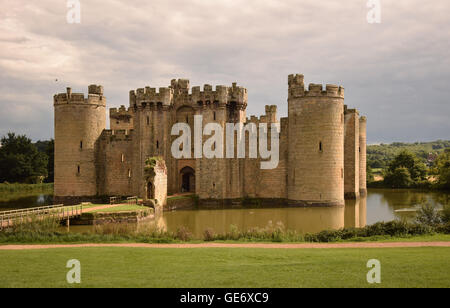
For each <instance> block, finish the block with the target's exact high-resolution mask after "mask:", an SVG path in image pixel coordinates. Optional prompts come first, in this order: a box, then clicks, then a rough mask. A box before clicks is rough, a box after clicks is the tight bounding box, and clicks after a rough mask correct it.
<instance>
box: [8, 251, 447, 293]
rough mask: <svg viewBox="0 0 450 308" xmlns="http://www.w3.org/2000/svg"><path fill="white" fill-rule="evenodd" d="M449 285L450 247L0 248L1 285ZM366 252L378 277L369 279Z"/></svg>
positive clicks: (194, 286) (295, 286) (198, 286)
mask: <svg viewBox="0 0 450 308" xmlns="http://www.w3.org/2000/svg"><path fill="white" fill-rule="evenodd" d="M69 259H78V260H79V261H80V262H81V280H82V283H81V284H80V285H76V286H78V287H192V288H200V287H206V288H207V287H227V288H229V287H294V288H297V287H447V288H448V287H450V262H448V260H449V259H450V248H384V249H257V248H247V249H241V248H233V249H230V248H205V249H203V248H197V249H176V248H174V249H154V248H58V249H48V250H22V251H0V273H1V279H0V287H73V286H74V285H69V284H68V283H67V282H66V274H67V272H68V270H69V269H67V268H66V263H67V261H68V260H69ZM369 259H378V260H380V262H381V284H380V285H370V284H368V283H367V281H366V275H367V272H368V271H369V269H367V268H366V264H367V261H368V260H369Z"/></svg>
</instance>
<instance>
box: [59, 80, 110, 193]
mask: <svg viewBox="0 0 450 308" xmlns="http://www.w3.org/2000/svg"><path fill="white" fill-rule="evenodd" d="M54 110H55V191H54V193H55V196H56V197H69V196H70V197H78V196H95V195H97V169H98V166H97V164H96V143H97V140H98V138H99V137H100V134H101V133H102V131H103V130H104V129H105V127H106V98H105V97H104V96H103V87H102V86H96V85H91V86H89V89H88V97H87V98H85V97H84V94H80V93H72V90H71V89H70V88H67V93H61V94H57V95H55V96H54Z"/></svg>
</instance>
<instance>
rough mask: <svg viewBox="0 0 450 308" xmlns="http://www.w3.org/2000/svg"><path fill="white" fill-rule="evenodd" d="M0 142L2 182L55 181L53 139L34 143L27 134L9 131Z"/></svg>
mask: <svg viewBox="0 0 450 308" xmlns="http://www.w3.org/2000/svg"><path fill="white" fill-rule="evenodd" d="M0 143H1V147H0V183H3V182H9V183H29V184H35V183H41V182H46V183H52V182H53V180H54V167H53V164H54V141H53V140H49V141H38V142H36V143H33V142H32V141H31V139H30V138H28V137H27V136H25V135H16V134H15V133H8V134H7V135H6V136H3V137H2V138H1V140H0Z"/></svg>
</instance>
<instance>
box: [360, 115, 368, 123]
mask: <svg viewBox="0 0 450 308" xmlns="http://www.w3.org/2000/svg"><path fill="white" fill-rule="evenodd" d="M359 122H367V118H366V117H365V116H362V117H360V118H359Z"/></svg>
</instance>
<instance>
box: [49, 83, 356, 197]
mask: <svg viewBox="0 0 450 308" xmlns="http://www.w3.org/2000/svg"><path fill="white" fill-rule="evenodd" d="M343 91H344V90H343V88H342V87H338V86H334V85H327V86H326V87H325V88H323V87H322V86H321V85H314V84H311V85H310V86H309V88H308V90H306V89H305V87H304V83H303V75H295V76H294V75H291V76H289V99H288V117H287V118H282V119H281V120H280V122H279V123H278V119H277V108H276V106H266V110H265V111H266V112H265V114H264V115H263V116H261V117H259V118H257V117H254V116H251V117H247V116H246V107H247V90H246V89H245V88H242V87H239V86H237V85H236V84H235V83H234V84H232V86H229V87H227V86H217V87H215V89H213V87H212V86H211V85H207V84H206V85H204V87H203V89H201V88H200V87H193V88H192V90H191V91H190V89H189V81H188V80H186V79H179V80H172V82H171V85H170V86H169V87H167V88H159V89H158V90H157V89H156V88H151V87H145V88H140V89H137V90H135V91H134V90H133V91H130V102H129V107H128V108H126V107H124V106H122V107H120V108H118V109H117V108H112V109H110V123H111V129H110V130H106V129H105V124H104V120H102V117H103V118H104V113H105V105H106V101H105V98H104V97H103V89H102V88H101V87H100V86H93V87H92V88H91V87H90V92H89V93H90V94H89V99H88V100H86V99H84V98H83V99H81V96H80V95H79V94H77V95H78V96H77V95H76V97H79V98H80V99H79V102H80V103H79V104H70V103H69V104H67V100H68V99H67V97H69V96H70V95H69V93H64V94H59V95H56V96H55V148H56V149H55V155H56V158H55V194H57V195H61V196H64V195H73V196H94V195H122V196H131V195H138V196H141V197H143V196H145V194H146V184H145V174H144V167H145V160H146V159H147V158H148V157H154V156H159V157H161V158H163V159H164V161H165V166H166V170H167V178H166V184H165V185H166V186H167V193H168V194H175V193H180V192H181V187H182V186H183V185H184V183H183V177H182V172H185V170H193V173H194V174H192V175H191V176H190V179H191V180H192V181H193V183H191V187H192V188H193V189H194V191H193V192H195V194H197V195H198V196H199V198H200V200H230V201H232V202H234V201H233V200H239V199H242V198H247V197H249V198H261V199H277V200H285V201H287V200H289V202H290V203H291V204H293V205H307V204H313V205H339V204H343V200H344V193H345V194H346V196H347V197H349V196H350V197H351V196H353V195H352V194H349V193H354V195H355V197H356V195H357V194H359V191H360V190H363V189H364V187H365V181H364V182H362V181H361V177H362V174H363V173H364V176H365V169H364V171H363V170H362V167H361V166H362V164H363V163H365V125H359V124H360V121H362V120H360V119H359V116H358V113H357V111H356V110H355V112H353V111H350V110H347V109H346V111H345V114H344V93H343ZM68 92H69V91H68ZM91 92H93V93H91ZM94 92H97V93H94ZM100 92H101V94H100ZM81 95H82V94H81ZM82 101H83V102H84V103H81V102H82ZM194 115H202V116H203V128H204V127H205V125H206V124H208V123H211V122H215V123H219V124H220V125H221V126H222V127H223V128H224V132H225V124H226V123H243V124H246V123H255V124H260V123H267V124H268V126H269V128H270V124H271V123H278V124H279V125H280V144H279V164H278V167H277V168H275V169H271V170H263V169H261V159H260V158H250V157H249V155H248V149H249V140H248V138H246V158H242V159H239V158H234V159H225V158H224V159H221V158H212V159H208V158H205V157H204V158H200V159H196V158H194V136H192V149H191V154H192V158H190V159H189V158H183V159H174V158H173V157H172V154H171V145H172V142H173V141H174V140H175V139H176V138H177V137H178V136H171V129H172V126H173V125H174V124H175V123H179V122H183V123H187V124H189V126H190V127H191V131H192V134H193V132H194ZM364 123H365V122H364ZM75 126H76V127H77V128H76V129H75ZM270 134H271V131H270V129H269V136H268V141H269V144H270ZM209 137H210V136H203V140H202V141H203V142H204V141H206V140H207V139H208V138H209ZM79 140H83V142H87V143H86V146H87V148H85V150H86V151H85V153H83V154H80V153H79V151H78V152H77V151H76V145H77V143H79ZM203 142H202V144H203ZM225 142H226V141H225V139H224V144H223V149H224V154H225V152H226V144H225ZM360 143H364V144H363V145H362V146H360ZM234 153H235V156H236V155H237V144H236V140H235V149H234ZM83 155H84V156H83ZM363 155H364V157H363ZM363 161H364V162H363ZM78 162H79V163H80V164H81V167H82V173H81V175H78V176H77V175H75V176H74V172H73V168H74V166H76V165H77V164H78ZM75 170H76V169H75ZM344 183H345V184H344Z"/></svg>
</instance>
